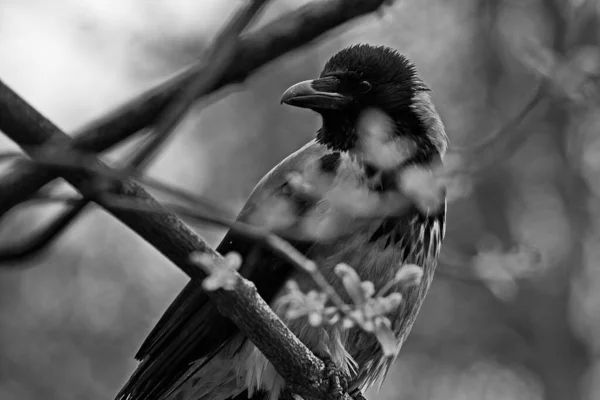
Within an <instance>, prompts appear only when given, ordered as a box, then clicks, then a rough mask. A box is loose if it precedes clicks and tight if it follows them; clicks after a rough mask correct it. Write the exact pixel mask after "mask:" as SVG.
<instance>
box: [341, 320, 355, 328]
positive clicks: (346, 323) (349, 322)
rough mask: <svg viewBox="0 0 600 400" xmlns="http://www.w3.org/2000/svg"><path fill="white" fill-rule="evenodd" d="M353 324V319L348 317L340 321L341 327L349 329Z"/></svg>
mask: <svg viewBox="0 0 600 400" xmlns="http://www.w3.org/2000/svg"><path fill="white" fill-rule="evenodd" d="M353 326H354V321H352V320H351V319H350V318H344V320H343V321H342V328H343V329H350V328H352V327H353Z"/></svg>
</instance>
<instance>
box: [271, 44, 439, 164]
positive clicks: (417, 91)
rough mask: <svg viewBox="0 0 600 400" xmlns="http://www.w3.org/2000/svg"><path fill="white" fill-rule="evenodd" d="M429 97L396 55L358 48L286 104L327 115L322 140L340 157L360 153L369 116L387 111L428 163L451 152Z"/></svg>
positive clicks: (289, 94)
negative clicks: (362, 120)
mask: <svg viewBox="0 0 600 400" xmlns="http://www.w3.org/2000/svg"><path fill="white" fill-rule="evenodd" d="M428 91H429V89H428V88H427V87H426V86H425V84H424V83H423V82H422V81H421V80H420V79H419V77H418V75H417V72H416V70H415V67H414V65H413V64H412V63H411V62H410V61H409V60H408V59H407V58H406V57H404V56H403V55H401V54H400V53H398V52H397V51H396V50H394V49H391V48H389V47H384V46H371V45H367V44H358V45H354V46H351V47H348V48H346V49H343V50H341V51H340V52H338V53H337V54H335V55H334V56H333V57H331V58H330V59H329V61H327V63H326V64H325V67H324V68H323V71H322V72H321V76H320V77H319V78H318V79H314V80H309V81H304V82H300V83H298V84H296V85H294V86H292V87H290V88H289V89H288V90H287V91H286V92H285V93H284V94H283V97H282V99H281V101H282V102H283V103H286V104H289V105H292V106H297V107H303V108H309V109H312V110H314V111H316V112H318V113H319V114H321V116H322V118H323V126H322V128H321V129H320V130H319V132H318V134H317V140H318V141H319V142H321V143H323V144H325V145H327V146H328V147H330V148H331V149H334V150H339V151H348V150H352V149H353V148H354V147H355V145H356V142H357V137H358V135H357V123H358V119H359V116H360V115H361V113H362V112H363V111H365V110H367V109H370V108H374V109H378V110H381V111H383V112H384V113H385V114H387V115H388V116H389V117H390V118H391V120H392V121H393V123H394V134H395V135H397V136H398V137H406V138H411V139H414V141H415V143H416V144H417V145H418V148H419V153H421V154H420V155H419V157H420V158H424V159H423V160H422V162H425V161H428V160H425V159H428V158H430V157H433V156H434V155H435V154H440V155H442V154H443V153H444V152H445V150H446V147H447V138H446V134H445V132H444V127H443V125H442V123H441V121H440V119H439V116H438V114H437V112H436V111H435V108H434V107H433V104H432V103H431V100H430V97H429V94H428V93H427V92H428ZM415 161H417V160H415Z"/></svg>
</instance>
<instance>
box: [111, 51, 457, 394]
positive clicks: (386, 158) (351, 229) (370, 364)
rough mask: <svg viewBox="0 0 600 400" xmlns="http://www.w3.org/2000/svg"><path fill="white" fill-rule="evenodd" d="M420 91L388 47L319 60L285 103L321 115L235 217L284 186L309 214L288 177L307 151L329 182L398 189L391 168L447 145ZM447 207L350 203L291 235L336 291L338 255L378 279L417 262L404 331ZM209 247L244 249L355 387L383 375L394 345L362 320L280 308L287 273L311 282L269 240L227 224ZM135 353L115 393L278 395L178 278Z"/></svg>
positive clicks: (406, 291) (262, 288)
mask: <svg viewBox="0 0 600 400" xmlns="http://www.w3.org/2000/svg"><path fill="white" fill-rule="evenodd" d="M428 91H429V89H428V88H427V87H426V86H425V84H424V83H423V82H422V81H421V80H420V78H419V77H418V75H417V72H416V70H415V67H414V65H413V64H412V63H411V62H410V61H409V60H408V59H407V58H406V57H404V56H403V55H401V54H400V53H398V52H397V51H395V50H393V49H391V48H388V47H384V46H372V45H367V44H359V45H354V46H351V47H348V48H345V49H343V50H341V51H339V52H338V53H337V54H335V55H334V56H333V57H331V59H329V61H327V63H326V64H325V67H324V69H323V71H322V72H321V75H320V77H319V78H318V79H315V80H310V81H305V82H300V83H298V84H296V85H294V86H292V87H290V88H289V89H288V90H287V91H286V92H285V93H284V94H283V97H282V100H281V101H282V103H285V104H288V105H292V106H296V107H302V108H308V109H311V110H314V111H315V112H317V113H318V114H320V116H321V118H322V126H321V128H320V129H319V130H318V132H317V134H316V138H315V139H314V140H312V141H310V142H309V143H307V144H306V145H305V146H304V147H302V148H301V149H299V150H298V151H296V152H295V153H293V154H291V155H290V156H288V157H287V158H286V159H285V160H283V161H282V162H280V163H279V164H278V165H277V166H276V167H274V168H273V169H272V170H271V171H270V172H269V173H268V174H267V175H266V176H265V177H264V178H263V179H262V180H261V181H260V182H259V183H258V185H257V186H256V188H255V189H254V191H253V192H252V194H251V196H250V198H249V199H248V202H247V204H246V205H245V207H244V208H243V210H242V211H241V213H240V215H239V217H238V219H239V220H241V221H245V222H247V221H251V220H252V217H253V215H254V214H255V213H256V212H257V210H259V209H260V207H261V203H262V202H264V201H267V200H269V199H275V198H280V199H289V200H290V202H291V203H292V204H293V205H294V207H295V213H296V214H295V217H296V218H297V220H298V221H299V222H302V218H303V216H304V215H308V214H310V213H307V210H309V209H311V207H312V208H314V207H317V206H318V205H319V204H307V203H306V202H305V201H303V200H302V199H301V198H299V199H295V198H294V193H293V190H290V188H289V185H288V183H289V181H288V177H289V175H290V173H292V172H294V171H301V170H302V169H303V168H305V165H306V163H307V162H310V163H311V165H313V166H316V167H314V168H316V169H317V171H320V172H322V173H323V174H329V175H330V176H331V178H332V179H331V185H332V186H335V185H336V184H337V183H340V182H343V183H350V184H351V185H354V187H357V188H363V189H364V190H365V191H367V192H368V193H373V194H382V193H386V192H390V191H394V190H397V182H396V181H395V180H394V179H393V176H395V175H394V174H393V173H390V171H397V170H399V169H401V168H403V167H404V166H415V165H416V166H421V167H423V168H430V167H432V165H433V164H434V163H435V162H436V160H439V159H440V158H441V157H442V156H443V155H444V153H445V151H446V148H447V136H446V133H445V131H444V126H443V124H442V122H441V121H440V118H439V116H438V114H437V112H436V110H435V107H434V106H433V104H432V102H431V99H430V96H429V94H428ZM372 109H374V110H379V112H382V113H383V114H384V115H386V116H387V117H388V121H389V123H388V125H389V126H388V128H389V129H388V133H386V134H384V135H383V136H382V137H377V138H376V140H375V143H374V144H373V143H371V142H369V140H368V138H369V133H368V132H365V129H366V130H368V127H366V128H365V127H364V126H363V125H364V124H363V123H362V122H361V119H360V116H361V115H363V114H364V112H365V111H367V110H372ZM378 149H379V150H378ZM378 151H379V152H380V153H381V154H379V153H378ZM314 160H316V162H313V161H314ZM317 203H318V202H317ZM321 203H323V202H321ZM320 205H321V206H322V204H320ZM267 211H268V210H267ZM445 213H446V206H445V200H442V206H441V207H440V208H439V209H436V210H434V211H431V212H427V211H426V210H425V211H423V209H422V208H419V207H416V206H412V207H409V208H408V209H403V211H402V212H401V213H399V214H396V215H389V216H380V217H377V218H370V219H368V218H367V219H361V221H358V220H359V218H353V214H352V213H351V212H350V213H349V214H347V215H346V216H345V218H342V219H338V221H339V220H341V221H342V222H343V224H346V225H344V226H345V227H346V228H347V229H343V228H344V227H342V229H339V230H338V232H337V233H336V234H337V236H336V238H335V240H323V241H319V240H313V239H314V238H310V235H309V234H307V235H308V236H307V237H302V232H300V233H299V234H298V232H296V233H297V236H296V237H297V239H298V240H297V241H295V242H292V243H293V244H294V245H295V246H296V248H297V249H298V250H299V251H301V252H303V253H304V254H305V255H306V256H307V257H309V258H310V259H312V260H314V261H315V262H316V263H317V265H318V266H319V267H320V269H321V270H322V271H323V274H324V275H325V276H326V278H327V279H328V280H329V282H330V283H331V284H332V286H334V288H336V290H337V291H338V293H344V288H343V286H342V283H341V282H340V279H339V277H338V276H336V275H335V274H334V272H333V270H334V267H335V266H336V265H337V264H338V263H341V262H344V263H346V264H348V265H351V266H352V267H354V268H355V269H356V271H357V272H358V274H359V276H360V278H361V279H362V280H370V281H372V282H373V284H374V286H375V289H376V290H377V289H378V288H381V287H382V286H383V285H384V284H385V283H387V282H389V281H390V280H391V279H392V278H393V276H394V273H395V272H396V271H397V269H398V267H399V266H401V265H402V264H403V263H414V264H416V265H418V266H420V267H422V268H423V272H424V273H423V279H422V280H421V282H420V283H419V285H418V286H416V287H409V288H398V290H400V291H401V292H402V294H403V299H404V300H403V302H402V304H401V306H400V307H399V308H398V309H397V310H396V311H395V312H393V313H392V314H391V315H390V316H389V317H390V320H391V322H392V329H393V331H394V333H395V334H396V335H397V337H398V339H399V341H400V342H401V343H402V342H403V341H404V339H405V338H406V336H407V335H408V333H409V331H410V329H411V327H412V325H413V322H414V320H415V318H416V316H417V313H418V311H419V308H420V306H421V303H422V301H423V299H424V297H425V294H426V292H427V290H428V288H429V286H430V283H431V280H432V278H433V273H434V270H435V267H436V264H437V258H438V255H439V251H440V246H441V243H442V239H443V237H444V232H445ZM359 222H360V223H359ZM296 225H298V224H296ZM217 251H218V252H220V253H221V254H227V253H229V252H231V251H235V252H237V253H239V254H240V255H241V256H242V258H243V263H242V266H241V268H240V273H241V275H242V276H244V277H245V278H247V279H249V280H251V281H252V282H254V284H255V285H256V287H257V290H258V292H259V294H260V295H261V296H262V297H263V298H264V299H265V301H267V303H269V304H270V305H271V307H272V308H273V309H274V310H275V312H276V313H277V314H278V315H279V316H280V317H281V318H282V319H283V320H284V322H285V323H286V324H287V325H288V326H289V328H290V329H291V331H292V332H294V334H295V335H296V336H298V338H299V339H300V340H301V341H302V342H304V343H305V344H306V345H307V347H308V348H310V349H311V350H312V351H313V352H314V353H315V354H316V355H318V356H320V357H323V358H328V359H330V360H332V361H333V362H334V363H335V364H336V365H337V367H338V368H340V369H341V370H342V371H343V372H344V373H345V374H347V376H348V377H349V379H348V381H349V387H350V388H351V389H353V388H358V389H361V390H364V389H366V388H368V387H370V386H371V385H373V384H374V383H377V382H381V381H382V380H383V379H384V377H385V375H386V373H387V371H388V368H389V367H390V365H391V363H392V362H393V361H394V357H392V358H390V357H384V355H383V353H382V350H381V348H380V346H379V344H378V342H377V340H376V338H375V337H374V336H373V335H372V334H371V333H367V332H364V331H362V330H360V329H359V328H352V329H349V330H342V329H341V328H340V326H338V325H332V326H331V325H323V326H317V327H315V326H311V325H310V324H308V323H307V320H306V319H305V318H298V319H294V320H289V319H286V318H285V313H284V312H283V308H282V307H280V306H279V305H278V302H277V300H278V299H279V298H281V296H282V295H283V294H284V293H285V290H284V288H285V283H286V282H287V281H288V280H289V279H294V280H296V281H297V282H298V283H299V285H300V287H301V288H303V289H311V288H314V284H313V283H312V281H311V280H310V278H308V277H307V276H305V275H304V274H303V273H302V272H299V271H297V270H294V269H293V268H292V267H290V266H289V265H287V264H286V263H285V262H284V261H283V260H282V259H280V258H279V257H277V256H275V255H274V254H273V253H271V252H270V251H269V250H268V249H265V248H262V247H258V246H256V245H255V244H254V243H252V241H250V240H248V239H246V238H244V237H241V236H238V235H236V234H234V233H232V232H229V233H227V234H226V236H225V237H224V239H223V240H222V242H221V244H220V245H219V246H218V247H217ZM346 299H347V298H346ZM136 358H137V359H138V360H140V361H141V363H140V364H139V366H138V368H137V369H136V371H135V372H134V373H133V375H132V376H131V378H130V379H129V381H128V382H127V383H126V384H125V386H124V387H123V389H122V390H121V392H120V393H119V394H118V396H117V399H119V400H125V399H129V400H159V399H202V400H204V399H207V400H208V399H211V400H225V399H229V400H234V399H235V400H242V399H247V398H251V399H254V400H258V399H264V400H266V399H269V400H276V399H278V398H281V393H282V389H284V388H285V381H284V380H283V378H282V377H281V376H279V375H278V374H277V372H276V371H275V369H274V367H273V366H272V365H271V364H270V363H269V361H268V360H267V359H266V358H265V357H264V356H263V355H262V353H260V351H258V350H257V349H256V348H255V347H254V345H253V344H252V343H251V342H250V341H249V340H247V339H246V338H245V337H244V336H243V335H242V334H241V333H240V332H239V330H238V329H237V327H236V326H235V325H234V324H233V323H232V322H231V321H230V320H228V319H227V318H226V317H223V316H222V315H221V314H219V312H218V311H217V309H216V307H215V306H214V305H213V304H212V303H211V301H210V300H209V297H208V296H207V295H206V293H205V292H203V290H202V289H201V288H200V286H198V285H197V284H192V283H188V285H187V286H186V287H185V288H184V289H183V290H182V292H181V293H180V294H179V295H178V297H177V298H176V299H175V300H174V302H173V303H172V304H171V306H170V307H169V308H168V309H167V311H166V312H165V314H164V315H163V316H162V318H161V319H160V320H159V321H158V323H157V325H156V326H155V328H154V329H153V330H152V332H151V333H150V335H149V336H148V338H147V339H146V341H145V342H144V344H143V345H142V347H141V348H140V350H139V352H138V353H137V355H136Z"/></svg>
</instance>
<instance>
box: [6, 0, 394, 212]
mask: <svg viewBox="0 0 600 400" xmlns="http://www.w3.org/2000/svg"><path fill="white" fill-rule="evenodd" d="M386 2H387V3H389V0H316V1H314V2H312V3H309V4H307V5H305V6H303V7H300V8H299V9H297V10H295V11H292V12H290V13H287V14H286V15H284V16H282V17H281V18H279V19H277V20H275V21H273V22H271V23H269V24H267V25H266V26H264V27H263V28H262V29H260V30H258V31H256V32H254V33H251V34H248V35H246V36H245V37H242V38H241V39H240V44H239V46H238V49H237V51H236V52H235V55H234V57H233V58H234V59H235V60H236V62H235V63H232V64H230V65H229V66H228V67H227V69H226V71H225V73H224V74H223V77H222V78H221V79H220V80H218V81H217V82H215V83H214V84H213V85H211V87H209V88H207V90H206V91H205V92H204V93H201V94H200V96H202V95H206V94H208V93H211V92H214V91H216V90H218V89H220V88H222V87H224V86H226V85H229V84H232V83H236V82H241V81H243V80H244V79H245V78H246V77H247V76H248V75H250V74H251V73H253V72H254V71H256V70H257V69H259V68H260V67H262V66H263V65H265V64H267V63H268V62H270V61H272V60H274V59H276V58H278V57H280V56H282V55H283V54H285V53H287V52H289V51H292V50H294V49H296V48H298V47H301V46H303V45H306V44H308V43H310V42H311V41H313V40H314V39H316V38H318V37H319V36H321V35H322V34H324V33H326V32H327V31H329V30H331V29H333V28H336V27H337V26H339V25H341V24H343V23H345V22H347V21H349V20H351V19H353V18H356V17H358V16H361V15H364V14H367V13H369V12H372V11H375V10H377V9H378V8H379V7H381V6H382V5H383V4H384V3H386ZM194 70H195V67H194V66H193V67H191V68H189V69H187V70H186V71H184V72H181V73H179V74H177V75H176V76H175V77H174V78H172V79H170V80H168V81H167V82H165V83H163V84H161V85H159V86H157V87H155V88H153V89H151V90H149V91H147V92H146V93H144V94H142V95H141V96H139V97H137V98H136V99H134V100H132V101H130V102H129V103H127V104H125V105H123V106H121V107H119V108H117V109H116V110H114V111H113V112H111V113H109V114H108V115H106V116H105V117H103V118H100V119H98V120H97V121H95V122H94V123H92V124H90V125H89V126H88V127H86V128H85V129H82V130H80V131H79V133H78V134H76V136H75V138H74V139H73V140H72V141H68V137H67V135H65V134H64V133H62V132H61V131H60V130H59V129H58V128H57V127H56V126H55V125H54V124H52V123H51V122H50V121H48V120H47V119H45V118H44V117H43V116H42V115H41V114H39V113H38V112H37V111H36V110H34V109H33V108H32V107H30V106H29V105H28V104H27V103H25V102H24V101H23V100H22V99H20V98H19V97H18V96H17V95H16V93H14V92H13V91H12V90H11V89H10V88H8V86H6V85H5V84H4V83H3V82H2V81H0V114H1V115H2V118H1V119H0V130H2V131H4V132H5V133H6V134H7V135H8V136H10V137H11V138H12V139H13V140H14V141H15V142H16V143H18V144H20V145H40V144H43V143H44V142H46V141H47V140H53V141H57V142H58V143H62V144H64V146H73V147H75V148H78V149H81V150H91V151H96V152H101V151H104V150H107V149H108V148H110V147H112V146H114V145H115V144H117V143H119V142H120V141H122V140H124V139H125V138H127V137H129V136H131V135H133V134H134V133H136V132H138V131H139V130H141V129H143V128H145V127H146V126H148V125H149V124H152V123H153V122H154V120H155V118H156V116H157V115H158V114H159V113H160V112H161V110H163V109H164V108H165V106H166V105H167V104H168V103H169V102H170V101H171V100H172V98H173V96H174V95H175V93H177V91H178V90H180V89H181V88H183V87H186V86H188V85H189V84H190V82H191V80H192V79H193V76H194ZM55 178H57V174H56V173H55V172H53V171H43V170H40V169H39V168H34V167H31V166H30V167H28V168H23V167H20V168H19V169H14V170H13V171H11V172H10V173H9V174H7V175H6V176H4V177H3V179H1V180H0V193H3V194H8V195H3V196H2V197H0V215H2V214H4V213H6V212H7V211H8V210H9V209H10V208H12V207H14V206H15V205H17V204H19V203H20V202H21V201H23V200H24V199H26V198H27V197H29V196H31V195H32V194H33V193H34V192H35V191H36V190H38V189H40V188H41V187H42V186H43V185H45V184H47V183H48V182H50V181H51V180H52V179H55Z"/></svg>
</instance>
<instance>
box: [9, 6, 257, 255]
mask: <svg viewBox="0 0 600 400" xmlns="http://www.w3.org/2000/svg"><path fill="white" fill-rule="evenodd" d="M266 3H267V0H252V1H250V2H249V3H248V5H247V6H246V7H244V8H242V9H241V10H240V11H239V12H238V13H237V14H236V15H235V16H234V17H233V18H232V19H231V21H230V22H229V23H228V24H227V26H226V27H225V28H224V29H223V30H222V31H221V33H220V34H219V35H218V36H217V38H216V39H215V41H214V43H213V44H212V46H211V48H210V49H209V51H208V52H207V55H206V57H205V60H204V64H200V65H199V66H198V67H196V68H195V69H194V74H193V76H192V77H191V79H192V82H191V85H190V86H187V87H185V88H183V89H182V90H181V92H180V93H178V94H176V95H175V97H174V98H173V100H172V101H171V102H170V103H169V104H168V106H167V107H166V109H165V110H164V111H163V112H162V113H161V115H160V117H159V119H158V121H157V123H156V126H155V128H154V129H153V132H152V136H151V137H150V140H149V141H148V143H146V145H145V146H143V147H142V148H141V149H140V151H139V152H138V153H136V154H135V155H134V156H133V157H132V159H131V161H130V164H131V166H134V167H139V168H144V167H145V166H146V165H147V164H148V163H149V162H150V161H151V159H152V157H153V155H154V154H155V153H156V151H157V150H158V149H159V148H160V146H161V144H162V143H164V142H165V141H166V140H167V138H168V137H169V134H170V133H171V132H172V131H173V129H174V128H175V127H176V125H177V124H178V122H179V121H180V119H181V118H182V117H183V115H184V113H185V112H186V111H187V110H188V108H189V107H190V106H191V105H192V104H193V102H194V101H195V99H196V98H197V97H199V96H200V95H201V94H202V93H204V92H205V90H206V89H207V88H209V87H210V86H211V85H213V84H214V82H216V81H218V80H219V79H221V77H222V75H223V73H224V71H226V68H227V66H228V65H229V64H230V63H231V59H232V57H233V55H234V54H235V51H236V49H237V47H236V46H237V44H238V41H239V38H238V36H239V34H240V33H241V31H242V30H243V29H244V28H245V27H246V25H247V24H248V23H249V22H250V21H251V20H252V18H253V17H254V15H255V14H256V13H257V12H258V11H259V10H260V9H261V8H262V7H263V6H264V5H265V4H266ZM43 150H45V149H42V152H43ZM46 151H47V150H46ZM9 155H10V154H7V156H9ZM0 160H1V158H0ZM89 201H90V199H85V198H84V199H80V200H78V201H77V203H76V204H74V205H73V207H71V208H69V209H67V210H66V211H64V212H62V213H60V214H59V215H58V216H57V217H55V219H54V220H53V221H52V222H51V223H50V225H49V226H48V227H46V229H42V231H41V232H40V233H39V234H38V235H36V236H34V237H33V238H32V239H30V240H29V241H27V242H26V243H24V244H22V245H21V246H18V247H12V248H11V249H10V250H5V251H3V252H1V251H0V254H2V253H4V254H3V256H5V257H8V258H9V259H13V260H15V259H23V258H26V257H27V256H30V255H32V254H33V253H35V252H37V251H39V250H41V249H42V248H43V247H44V246H46V245H48V244H49V243H50V242H51V241H52V239H53V238H54V237H55V236H58V235H60V233H61V231H62V230H63V229H66V228H67V227H68V226H69V225H70V223H71V222H72V221H74V220H75V219H76V218H77V217H78V216H79V215H80V214H81V212H82V211H83V210H84V209H85V206H86V205H87V203H88V202H89ZM7 253H8V254H7ZM2 259H3V258H2V256H0V261H2Z"/></svg>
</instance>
